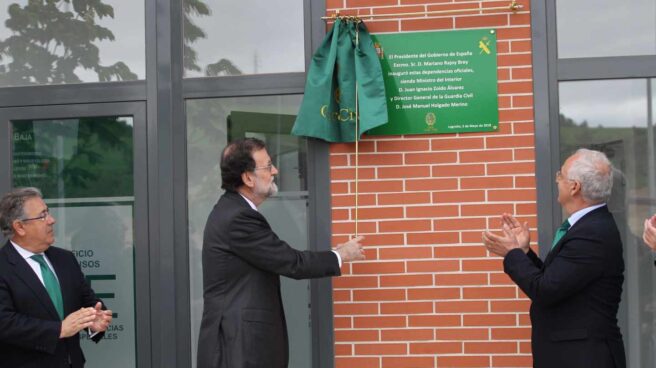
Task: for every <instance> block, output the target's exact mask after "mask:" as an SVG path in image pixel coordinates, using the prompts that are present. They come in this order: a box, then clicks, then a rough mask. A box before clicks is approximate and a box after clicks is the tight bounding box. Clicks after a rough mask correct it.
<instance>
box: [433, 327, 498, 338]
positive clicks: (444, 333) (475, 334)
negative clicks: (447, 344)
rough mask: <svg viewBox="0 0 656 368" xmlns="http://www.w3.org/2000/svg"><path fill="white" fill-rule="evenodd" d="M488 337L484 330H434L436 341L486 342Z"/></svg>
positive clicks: (486, 330) (486, 331)
mask: <svg viewBox="0 0 656 368" xmlns="http://www.w3.org/2000/svg"><path fill="white" fill-rule="evenodd" d="M488 336H489V333H488V329H486V328H485V329H483V328H438V329H437V330H435V337H436V339H437V340H456V341H464V340H488Z"/></svg>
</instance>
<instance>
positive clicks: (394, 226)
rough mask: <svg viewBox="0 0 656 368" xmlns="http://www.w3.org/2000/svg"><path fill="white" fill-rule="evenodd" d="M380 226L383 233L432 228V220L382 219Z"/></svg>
mask: <svg viewBox="0 0 656 368" xmlns="http://www.w3.org/2000/svg"><path fill="white" fill-rule="evenodd" d="M378 226H379V229H380V232H382V233H388V232H389V233H394V232H405V231H428V230H432V229H431V221H430V220H397V221H381V222H380V223H379V225H378Z"/></svg>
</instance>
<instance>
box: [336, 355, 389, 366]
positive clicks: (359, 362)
mask: <svg viewBox="0 0 656 368" xmlns="http://www.w3.org/2000/svg"><path fill="white" fill-rule="evenodd" d="M379 364H380V363H379V362H378V358H360V357H353V358H345V357H336V358H335V368H353V367H358V368H379V367H380V365H379Z"/></svg>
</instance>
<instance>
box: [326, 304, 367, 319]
mask: <svg viewBox="0 0 656 368" xmlns="http://www.w3.org/2000/svg"><path fill="white" fill-rule="evenodd" d="M333 309H334V311H335V315H336V316H343V315H358V314H378V303H334V304H333Z"/></svg>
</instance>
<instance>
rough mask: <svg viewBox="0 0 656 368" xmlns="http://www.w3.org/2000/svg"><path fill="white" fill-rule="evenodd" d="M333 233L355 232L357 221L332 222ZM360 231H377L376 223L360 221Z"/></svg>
mask: <svg viewBox="0 0 656 368" xmlns="http://www.w3.org/2000/svg"><path fill="white" fill-rule="evenodd" d="M332 230H333V234H355V222H337V223H333V224H332ZM358 230H359V233H360V234H362V233H365V234H366V233H376V232H377V231H376V223H374V222H362V221H360V222H358Z"/></svg>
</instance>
